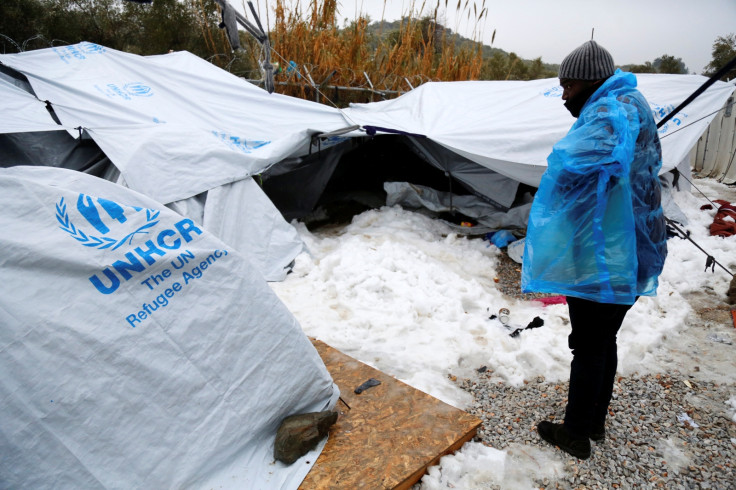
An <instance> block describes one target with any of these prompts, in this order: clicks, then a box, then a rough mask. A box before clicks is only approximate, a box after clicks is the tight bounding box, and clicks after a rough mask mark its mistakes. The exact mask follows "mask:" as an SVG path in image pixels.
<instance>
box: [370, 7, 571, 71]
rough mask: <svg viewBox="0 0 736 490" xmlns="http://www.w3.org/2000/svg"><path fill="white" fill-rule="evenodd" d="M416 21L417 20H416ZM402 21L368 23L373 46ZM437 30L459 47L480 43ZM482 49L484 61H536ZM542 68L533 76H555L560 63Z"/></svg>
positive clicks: (439, 26) (495, 50)
mask: <svg viewBox="0 0 736 490" xmlns="http://www.w3.org/2000/svg"><path fill="white" fill-rule="evenodd" d="M414 21H415V22H417V21H416V20H414ZM402 22H406V20H403V21H400V20H395V21H393V22H388V21H385V20H384V21H374V22H371V23H370V24H368V27H367V29H366V32H367V33H368V34H369V39H371V40H372V44H373V45H374V46H372V47H375V44H377V40H378V39H385V38H387V37H389V36H392V35H395V34H392V33H396V32H398V31H399V29H400V27H401V23H402ZM437 32H438V33H439V32H441V33H442V34H440V35H444V36H445V40H446V41H447V42H451V43H455V45H456V46H457V47H458V48H460V47H463V46H470V47H473V48H475V47H477V45H478V42H477V41H473V40H472V39H469V38H467V37H464V36H462V35H461V34H458V33H456V32H452V29H450V28H449V27H444V26H442V25H441V24H437ZM369 42H371V41H369ZM482 51H483V60H484V63H485V62H490V60H492V59H493V58H494V56H496V57H497V58H500V59H503V60H507V63H508V60H509V59H511V60H513V59H514V58H516V59H518V60H519V61H520V62H521V63H522V64H523V65H525V66H526V67H528V68H531V67H532V65H533V64H534V62H535V60H530V59H524V58H520V57H518V56H517V55H516V54H515V53H513V52H508V51H505V50H503V49H500V48H496V47H493V46H489V45H487V44H483V45H482ZM540 59H541V57H540ZM540 68H541V69H540ZM540 68H538V69H537V72H538V73H539V75H540V76H536V77H533V78H548V77H555V76H557V72H558V71H559V68H560V65H559V64H554V63H544V62H542V63H541V65H540ZM482 78H484V79H489V78H494V77H482Z"/></svg>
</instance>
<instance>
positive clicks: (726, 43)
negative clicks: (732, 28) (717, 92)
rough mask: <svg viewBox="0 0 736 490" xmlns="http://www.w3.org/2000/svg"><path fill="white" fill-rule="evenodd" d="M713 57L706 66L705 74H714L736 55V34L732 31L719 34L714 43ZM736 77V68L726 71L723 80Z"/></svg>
mask: <svg viewBox="0 0 736 490" xmlns="http://www.w3.org/2000/svg"><path fill="white" fill-rule="evenodd" d="M711 54H712V56H713V59H712V60H711V61H710V63H708V66H706V67H705V72H704V73H703V75H707V76H711V75H714V74H715V73H716V72H718V70H720V69H721V68H722V67H724V66H726V64H727V63H728V62H729V61H731V60H732V59H734V57H736V34H734V33H731V34H729V35H727V36H718V37H717V38H716V40H715V42H714V43H713V51H712V52H711ZM734 78H736V68H734V69H732V70H730V71H729V72H728V73H726V74H725V75H724V76H723V77H721V80H723V81H727V80H733V79H734Z"/></svg>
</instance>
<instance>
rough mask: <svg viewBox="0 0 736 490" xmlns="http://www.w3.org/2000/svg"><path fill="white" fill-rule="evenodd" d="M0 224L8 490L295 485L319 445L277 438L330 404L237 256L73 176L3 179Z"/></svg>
mask: <svg viewBox="0 0 736 490" xmlns="http://www.w3.org/2000/svg"><path fill="white" fill-rule="evenodd" d="M0 207H1V208H2V212H1V213H0V227H2V229H3V233H2V235H1V236H0V249H2V251H3V252H2V254H0V324H1V325H2V329H1V330H0V372H2V376H0V405H1V406H2V407H3V408H2V410H3V416H2V424H0V453H1V454H2V458H0V487H2V488H74V489H77V488H238V489H243V488H297V487H298V486H299V484H300V483H301V481H302V479H303V478H304V477H305V476H306V474H307V473H308V472H309V470H310V468H311V467H312V465H313V464H314V462H315V460H316V458H317V456H318V454H319V451H321V449H322V446H320V447H318V448H317V449H316V450H314V451H312V452H310V453H308V454H307V455H305V456H304V457H303V458H302V459H300V460H298V461H297V462H295V463H294V464H292V465H290V466H287V465H284V464H282V463H280V462H276V461H274V457H273V448H274V440H275V437H276V431H277V428H278V426H279V425H280V423H281V422H282V420H283V419H284V418H285V417H287V416H290V415H295V414H299V413H307V412H317V411H323V410H327V409H331V408H332V407H334V405H335V403H336V402H337V397H338V395H339V393H338V390H337V387H336V386H335V385H334V383H333V382H332V378H331V377H330V375H329V373H328V372H327V370H326V369H325V366H324V364H323V363H322V360H321V359H320V357H319V355H318V354H317V351H316V350H315V349H314V347H313V346H312V344H311V343H310V341H309V340H308V339H307V337H306V336H305V335H304V333H303V332H302V331H301V328H300V327H299V325H298V323H297V322H296V320H295V319H294V317H293V316H292V315H291V314H290V313H289V311H288V310H287V309H286V307H285V306H284V305H283V304H282V303H281V302H280V301H279V300H278V298H277V297H276V295H275V294H274V293H273V292H272V291H271V289H270V288H269V287H268V285H267V284H266V282H265V281H264V280H263V278H262V276H261V274H260V273H259V272H258V271H257V269H256V268H255V267H254V266H253V265H252V264H251V263H250V261H249V260H248V259H247V257H244V256H243V255H241V254H239V253H238V252H237V251H235V250H233V249H232V248H230V247H229V246H228V245H226V244H224V243H223V242H221V241H220V240H218V239H217V238H216V237H214V236H213V235H212V234H210V233H209V232H207V231H205V230H204V229H203V228H201V227H200V226H199V225H197V224H196V223H194V222H193V220H191V219H189V218H184V217H182V216H180V215H178V214H176V213H174V212H173V211H171V210H170V209H168V208H166V207H164V206H163V205H161V204H159V203H157V202H156V201H154V200H152V199H150V198H147V197H145V196H143V195H141V194H138V193H137V192H134V191H132V190H129V189H126V188H124V187H121V186H118V185H115V184H113V183H110V182H107V181H105V180H102V179H99V178H96V177H92V176H89V175H85V174H83V173H80V172H73V171H70V170H65V169H54V168H43V167H27V166H19V167H14V168H9V169H0ZM323 444H324V441H323Z"/></svg>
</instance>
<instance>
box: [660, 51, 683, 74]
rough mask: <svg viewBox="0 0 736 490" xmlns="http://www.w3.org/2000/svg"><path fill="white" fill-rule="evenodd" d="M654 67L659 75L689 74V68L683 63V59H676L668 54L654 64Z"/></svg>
mask: <svg viewBox="0 0 736 490" xmlns="http://www.w3.org/2000/svg"><path fill="white" fill-rule="evenodd" d="M652 66H653V67H654V69H655V70H657V73H674V74H676V75H685V74H687V66H685V63H683V62H682V58H675V57H674V56H670V55H668V54H663V55H662V56H661V57H659V58H657V59H655V60H654V62H652Z"/></svg>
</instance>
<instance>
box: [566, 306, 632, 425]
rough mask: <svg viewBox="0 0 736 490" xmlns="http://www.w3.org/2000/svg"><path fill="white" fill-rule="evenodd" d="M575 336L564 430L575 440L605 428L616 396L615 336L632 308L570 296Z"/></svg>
mask: <svg viewBox="0 0 736 490" xmlns="http://www.w3.org/2000/svg"><path fill="white" fill-rule="evenodd" d="M567 305H568V309H569V312H570V324H571V325H572V333H571V334H570V336H569V337H568V345H569V346H570V349H571V350H572V355H573V359H572V363H571V365H570V391H569V393H568V397H567V409H566V411H565V424H564V425H565V428H566V429H567V431H568V432H569V433H570V434H571V435H573V436H575V437H581V438H582V437H588V435H589V434H590V432H591V430H599V429H601V428H603V426H604V423H605V421H606V415H607V414H608V405H609V403H610V402H611V396H612V395H613V383H614V381H615V378H616V366H617V364H618V356H617V354H616V335H617V334H618V330H619V328H621V324H622V323H623V321H624V317H625V316H626V312H628V311H629V309H630V308H631V307H632V306H633V305H616V304H609V303H596V302H594V301H588V300H584V299H580V298H573V297H571V296H568V297H567Z"/></svg>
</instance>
